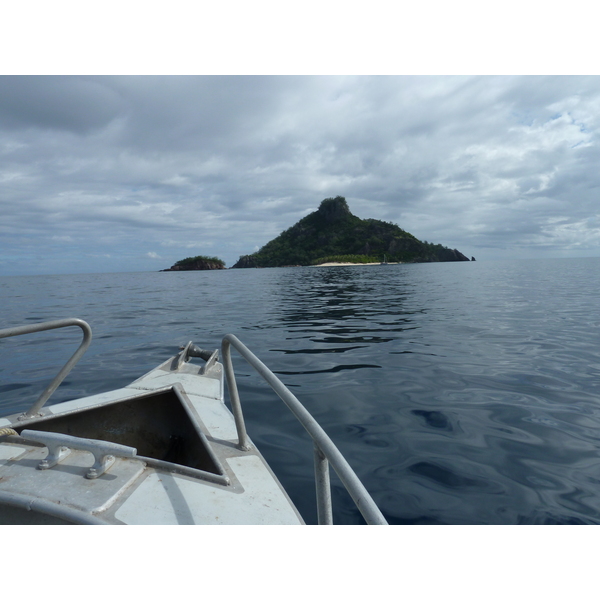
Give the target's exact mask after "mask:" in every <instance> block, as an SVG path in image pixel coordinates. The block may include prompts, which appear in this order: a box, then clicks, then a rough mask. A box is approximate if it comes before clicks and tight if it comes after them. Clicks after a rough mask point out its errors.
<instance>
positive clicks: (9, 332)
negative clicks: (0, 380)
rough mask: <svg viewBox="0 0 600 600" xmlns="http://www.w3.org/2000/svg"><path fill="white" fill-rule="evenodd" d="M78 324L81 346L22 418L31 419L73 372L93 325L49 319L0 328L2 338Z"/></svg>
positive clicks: (76, 320) (79, 321) (90, 338)
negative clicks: (43, 321)
mask: <svg viewBox="0 0 600 600" xmlns="http://www.w3.org/2000/svg"><path fill="white" fill-rule="evenodd" d="M71 326H77V327H79V328H80V329H81V330H82V331H83V340H82V341H81V344H80V345H79V348H77V350H75V352H74V354H73V356H71V358H70V359H69V360H68V361H67V363H66V364H65V366H64V367H63V368H62V369H61V370H60V371H59V373H58V374H57V375H56V377H55V378H54V379H53V380H52V381H51V382H50V385H48V387H47V388H46V389H45V390H44V391H43V392H42V393H41V395H40V397H39V398H38V399H37V401H36V402H35V404H34V405H33V406H32V407H31V408H30V409H29V410H28V411H27V412H26V413H25V414H23V415H22V416H21V417H20V418H21V419H30V418H31V417H34V416H35V415H36V414H37V413H38V411H39V410H40V409H41V408H42V406H44V404H45V403H46V402H47V401H48V398H50V396H51V395H52V394H53V393H54V392H55V390H56V388H57V387H58V386H59V385H60V384H61V383H62V381H63V379H64V378H65V377H66V376H67V375H68V374H69V373H70V372H71V369H72V368H73V367H74V366H75V365H76V364H77V361H78V360H79V359H80V358H81V357H82V356H83V355H84V353H85V351H86V350H87V349H88V346H89V345H90V343H91V341H92V329H91V327H90V326H89V325H88V324H87V323H86V322H85V321H83V320H81V319H60V320H58V321H47V322H45V323H34V324H32V325H23V326H21V327H10V328H8V329H1V330H0V339H1V338H5V337H13V336H17V335H26V334H28V333H38V332H40V331H48V330H50V329H58V328H60V327H71Z"/></svg>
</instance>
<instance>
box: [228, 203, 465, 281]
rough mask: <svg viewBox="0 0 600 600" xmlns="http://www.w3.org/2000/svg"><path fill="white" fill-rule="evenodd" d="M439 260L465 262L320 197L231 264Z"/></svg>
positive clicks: (456, 254) (438, 246)
mask: <svg viewBox="0 0 600 600" xmlns="http://www.w3.org/2000/svg"><path fill="white" fill-rule="evenodd" d="M384 256H385V258H386V260H387V261H388V262H441V261H463V260H469V259H468V258H467V257H466V256H464V255H463V254H461V253H460V252H459V251H458V250H451V249H450V248H446V247H444V246H442V245H441V244H430V243H428V242H421V241H419V240H418V239H417V238H416V237H415V236H414V235H412V234H410V233H408V232H406V231H404V230H403V229H401V228H400V227H398V225H394V224H393V223H388V222H385V221H378V220H377V219H361V218H359V217H356V216H355V215H353V214H352V213H351V212H350V209H349V208H348V204H347V202H346V199H345V198H343V197H341V196H337V197H335V198H326V199H325V200H323V202H321V205H320V206H319V209H318V210H316V211H315V212H313V213H311V214H309V215H307V216H306V217H304V218H302V219H300V221H298V222H297V223H296V224H295V225H294V226H292V227H290V228H289V229H287V230H286V231H284V232H283V233H281V234H280V235H279V236H277V237H276V238H275V239H273V240H271V241H270V242H268V243H267V244H265V245H264V246H263V247H262V248H261V249H260V250H259V251H258V252H255V253H254V254H249V255H245V256H240V258H239V260H238V261H237V263H236V264H235V265H233V267H232V268H234V269H235V268H238V269H239V268H248V267H283V266H301V265H311V264H321V263H324V262H357V263H362V262H382V261H383V260H384Z"/></svg>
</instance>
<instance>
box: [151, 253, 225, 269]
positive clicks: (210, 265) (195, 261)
mask: <svg viewBox="0 0 600 600" xmlns="http://www.w3.org/2000/svg"><path fill="white" fill-rule="evenodd" d="M224 268H225V263H224V262H223V261H222V260H221V259H220V258H217V257H216V256H192V257H188V258H184V259H183V260H179V261H177V262H176V263H175V264H174V265H173V266H172V267H171V268H170V269H162V270H161V271H162V272H164V271H209V270H213V269H224Z"/></svg>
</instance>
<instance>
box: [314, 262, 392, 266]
mask: <svg viewBox="0 0 600 600" xmlns="http://www.w3.org/2000/svg"><path fill="white" fill-rule="evenodd" d="M381 264H383V263H381V262H372V263H351V262H327V263H322V264H320V265H311V266H312V267H372V266H373V265H381ZM385 264H388V265H397V264H399V263H395V262H389V263H385Z"/></svg>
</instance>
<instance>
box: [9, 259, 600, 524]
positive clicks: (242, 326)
mask: <svg viewBox="0 0 600 600" xmlns="http://www.w3.org/2000/svg"><path fill="white" fill-rule="evenodd" d="M599 290H600V258H588V259H557V260H520V261H494V262H483V261H482V262H458V263H430V264H403V265H380V266H350V267H319V268H315V267H298V268H276V269H242V270H224V271H196V272H165V273H161V272H144V273H113V274H89V275H54V276H34V277H30V276H22V277H0V307H1V309H2V319H1V321H0V328H4V327H12V326H17V325H22V324H28V323H33V322H41V321H48V320H53V319H59V318H66V317H78V318H81V319H84V320H86V321H87V322H88V323H89V324H90V325H91V327H92V330H93V335H94V338H93V341H92V345H91V347H90V348H89V350H88V351H87V353H86V354H85V356H84V357H83V359H82V360H81V361H80V363H79V364H78V365H77V366H76V367H75V369H74V370H73V372H72V373H71V374H70V375H69V377H68V378H67V380H66V381H65V382H64V383H63V385H62V386H61V387H60V388H59V389H58V391H57V392H56V393H55V394H54V396H53V397H52V399H51V400H50V403H51V404H52V403H56V402H61V401H64V400H67V399H71V398H75V397H78V396H80V395H90V394H95V393H99V392H104V391H108V390H111V389H114V388H116V387H120V386H122V385H125V384H127V383H130V382H131V381H133V380H134V379H136V378H137V377H139V376H140V375H142V374H143V373H145V372H146V371H148V370H150V369H151V368H153V367H154V366H156V365H157V364H159V363H160V362H162V361H164V360H166V359H167V358H169V357H170V356H172V355H174V354H175V353H176V352H177V351H178V349H179V347H180V346H181V345H183V344H185V343H186V342H187V341H189V340H193V341H194V342H195V343H196V344H198V345H199V346H201V347H203V348H207V349H214V348H217V347H219V346H220V343H221V339H222V337H223V335H225V334H226V333H233V334H235V335H236V336H238V337H239V338H240V339H241V340H242V341H243V342H244V343H245V344H246V345H247V346H248V347H249V348H250V349H251V350H252V351H253V352H254V353H255V354H256V355H257V356H258V357H259V358H260V359H261V360H262V361H263V362H264V363H265V364H266V365H267V366H269V367H270V368H271V370H273V371H274V372H275V373H276V374H277V375H278V377H279V378H280V379H281V380H282V381H283V383H285V384H286V385H287V386H288V387H289V388H290V390H291V391H292V392H293V393H294V394H295V395H296V396H297V397H298V399H299V400H300V401H301V402H302V403H303V404H304V405H305V406H306V408H307V409H308V410H309V411H310V412H311V413H312V414H313V415H314V416H315V418H316V419H317V420H318V421H319V422H320V424H321V425H322V426H323V428H324V429H325V431H326V432H327V433H328V434H329V436H330V437H331V438H332V439H333V441H334V442H335V443H336V444H337V445H338V447H339V448H340V450H341V451H342V453H343V454H344V455H345V457H346V458H347V460H348V462H349V463H350V465H351V466H352V467H353V468H354V469H355V471H356V473H357V474H358V476H359V478H360V479H361V480H362V482H363V483H364V485H365V487H366V488H367V489H368V490H369V492H370V493H371V494H372V496H373V498H374V499H375V501H376V503H377V504H378V505H379V507H380V508H381V510H382V512H383V514H384V515H385V517H386V518H387V519H388V521H389V522H390V523H391V524H398V525H400V524H462V525H465V524H592V523H599V522H600V442H599V440H600V295H599V294H598V291H599ZM80 339H81V335H80V332H79V330H78V329H76V328H75V329H63V330H58V331H53V332H44V333H39V334H35V335H32V336H25V337H20V338H10V339H6V340H2V341H0V415H4V414H9V413H14V412H17V411H20V410H24V409H25V408H27V407H28V406H29V405H30V404H31V403H32V402H33V401H34V400H35V399H36V398H37V396H38V395H39V393H40V392H41V390H42V389H43V388H44V387H45V385H46V384H47V383H48V381H49V380H50V379H51V378H52V377H53V376H54V374H55V373H56V372H57V371H58V369H59V368H60V366H61V365H62V364H63V363H64V362H65V361H66V360H67V358H68V357H69V356H70V355H71V354H72V352H73V351H74V349H75V348H76V347H77V345H78V343H79V341H80ZM234 366H235V369H236V373H237V378H238V386H239V391H240V396H241V399H242V406H243V408H244V414H245V418H246V422H247V428H248V432H249V434H250V436H251V437H252V439H253V441H254V442H255V443H256V444H257V446H258V447H259V449H260V450H261V452H262V453H263V454H264V456H265V458H266V459H267V460H268V461H269V463H270V464H271V466H272V468H273V470H274V471H275V473H276V474H277V476H278V478H279V479H280V481H281V482H282V484H283V485H284V487H286V489H287V490H288V493H289V494H290V496H291V498H292V500H293V501H294V502H295V503H296V505H297V506H298V508H299V510H300V512H301V513H302V514H303V516H304V518H305V519H306V521H307V522H308V523H315V522H316V503H315V497H314V495H315V494H314V483H313V481H314V479H313V455H312V443H311V442H310V440H309V439H308V436H307V435H306V434H305V432H304V430H303V429H302V427H301V426H300V425H299V424H298V423H297V422H296V421H295V419H294V418H293V417H292V416H291V415H290V414H289V413H288V411H287V409H286V408H285V406H284V405H283V404H282V403H281V401H280V400H279V399H278V398H277V397H276V396H275V395H274V393H272V392H271V391H270V388H268V386H266V384H264V383H263V382H262V380H261V379H260V377H258V376H257V375H255V374H254V373H253V372H252V370H251V368H250V367H248V366H247V365H246V364H245V363H244V361H243V360H242V359H241V358H239V356H237V355H236V354H235V351H234ZM332 484H333V502H334V522H335V523H340V524H359V523H362V522H363V521H362V517H361V516H360V514H359V512H358V511H357V509H356V508H355V507H354V505H353V503H352V501H351V500H350V499H349V497H348V496H347V494H346V492H345V491H344V489H343V487H342V485H341V483H340V482H339V481H338V480H337V478H336V477H335V476H333V475H332Z"/></svg>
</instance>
